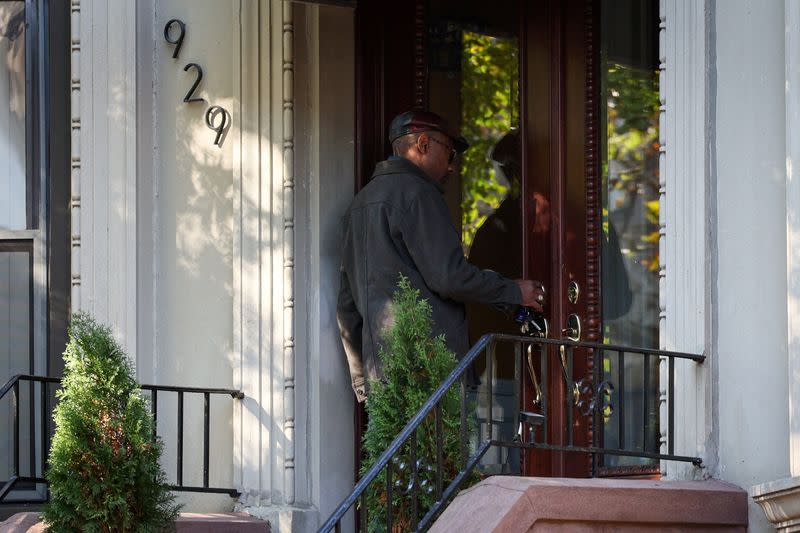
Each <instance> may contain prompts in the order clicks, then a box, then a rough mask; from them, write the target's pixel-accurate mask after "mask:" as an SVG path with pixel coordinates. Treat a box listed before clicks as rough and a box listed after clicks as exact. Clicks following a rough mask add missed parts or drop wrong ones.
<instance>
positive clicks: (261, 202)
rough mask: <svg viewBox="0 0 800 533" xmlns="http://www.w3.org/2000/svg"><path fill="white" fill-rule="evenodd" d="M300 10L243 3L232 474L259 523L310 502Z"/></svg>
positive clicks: (276, 2) (262, 1)
mask: <svg viewBox="0 0 800 533" xmlns="http://www.w3.org/2000/svg"><path fill="white" fill-rule="evenodd" d="M294 7H295V6H294V4H293V3H292V2H291V1H289V0H258V1H257V2H251V3H245V2H243V3H242V9H241V12H240V15H239V21H238V22H239V23H240V27H241V32H240V39H241V44H240V54H241V57H240V58H238V71H237V74H236V77H237V80H238V81H237V84H236V86H235V87H234V90H235V93H236V94H237V97H238V98H237V99H238V101H239V102H240V106H239V108H238V109H235V110H234V113H236V114H237V115H238V117H239V121H240V122H241V126H240V130H239V135H238V139H237V141H236V146H235V147H234V158H235V161H236V165H235V168H234V173H233V174H234V198H235V201H234V224H235V228H234V243H233V250H234V301H233V305H234V309H233V320H234V355H235V357H236V361H237V367H238V368H237V369H236V370H235V372H234V384H235V385H236V386H238V387H241V390H242V391H243V392H244V393H245V396H246V398H245V400H244V401H243V403H242V409H241V410H240V411H239V412H237V413H236V414H235V417H234V434H235V435H236V437H235V442H234V449H235V451H234V457H235V468H234V470H235V479H236V483H237V484H238V485H239V486H240V487H241V488H242V497H241V500H240V502H239V508H240V509H243V510H245V511H247V512H248V513H250V514H252V515H254V516H266V515H265V514H264V513H267V514H269V513H272V512H276V511H275V510H276V509H278V508H282V509H285V508H292V507H293V506H295V504H296V503H297V502H301V503H305V502H306V501H307V500H308V495H307V494H306V493H305V491H304V488H303V487H302V486H301V489H300V491H299V494H298V490H297V488H296V466H297V465H296V457H297V456H300V457H304V456H305V447H304V446H305V445H304V439H305V435H301V440H300V441H299V443H298V441H296V438H295V428H296V425H297V418H298V416H297V413H296V411H295V396H296V389H297V383H296V382H297V376H296V368H295V367H296V366H297V361H296V353H295V352H296V346H295V344H296V340H295V319H296V316H295V314H296V309H295V304H296V302H295V298H296V296H295V294H296V293H295V275H296V273H295V253H296V250H295V170H294V152H295V133H294V114H295V90H294V73H295V65H294V37H295V36H294V31H295V21H294V18H293V11H294ZM256 66H257V67H258V68H256ZM234 120H235V118H234ZM234 123H235V122H234ZM253 132H256V133H255V134H253ZM301 379H302V376H301ZM301 416H302V413H301ZM256 458H257V460H255V459H256ZM301 467H305V465H301Z"/></svg>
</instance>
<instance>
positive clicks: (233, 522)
mask: <svg viewBox="0 0 800 533" xmlns="http://www.w3.org/2000/svg"><path fill="white" fill-rule="evenodd" d="M44 531H45V528H44V525H43V524H42V523H41V522H39V513H17V514H15V515H14V516H12V517H10V518H9V519H8V520H6V521H5V522H2V523H0V533H44ZM177 531H178V533H269V532H270V527H269V523H268V522H265V521H264V520H259V519H257V518H253V517H252V516H249V515H247V514H244V513H181V515H180V517H179V518H178V522H177Z"/></svg>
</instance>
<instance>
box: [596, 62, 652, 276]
mask: <svg viewBox="0 0 800 533" xmlns="http://www.w3.org/2000/svg"><path fill="white" fill-rule="evenodd" d="M605 92H606V97H607V107H606V113H607V135H608V157H607V160H608V161H613V162H614V169H615V170H614V172H610V168H609V164H608V162H606V163H605V164H604V166H603V180H604V182H606V183H603V188H604V190H607V191H616V192H617V194H610V195H609V200H610V201H609V209H611V210H612V211H613V210H617V209H624V208H626V207H628V205H629V204H630V203H632V202H633V201H634V199H636V198H637V197H639V196H641V195H644V196H645V198H644V208H645V217H646V222H647V227H646V228H645V229H646V231H645V232H644V233H639V232H637V233H636V234H635V235H633V236H632V237H633V239H635V240H634V241H633V242H629V241H631V240H632V239H631V237H630V236H628V235H627V234H626V233H624V232H621V233H620V240H621V242H622V244H623V249H624V250H627V252H626V255H628V256H630V257H631V259H632V260H634V261H635V262H637V263H641V264H642V265H643V266H644V267H645V268H647V269H648V270H649V271H650V272H657V271H658V267H659V257H658V217H659V202H658V196H659V193H658V189H659V183H658V180H659V174H658V150H659V143H658V114H659V94H658V74H657V73H654V72H652V71H648V70H643V69H637V68H632V67H629V66H625V65H620V64H616V63H614V64H610V65H608V67H607V70H606V91H605ZM620 193H624V194H620ZM612 198H613V200H612ZM607 225H608V212H607V211H606V210H604V212H603V226H604V230H605V231H608V228H607ZM618 229H619V228H618Z"/></svg>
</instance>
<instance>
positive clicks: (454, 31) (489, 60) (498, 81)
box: [426, 0, 522, 473]
mask: <svg viewBox="0 0 800 533" xmlns="http://www.w3.org/2000/svg"><path fill="white" fill-rule="evenodd" d="M518 9H519V6H518V4H517V2H516V0H496V1H495V3H494V4H493V5H492V6H491V7H490V6H488V5H487V4H486V3H485V2H482V1H480V0H430V2H429V3H428V15H429V20H430V26H429V27H428V39H427V41H426V44H427V48H428V50H427V51H428V54H427V58H428V67H429V71H428V87H429V101H430V107H431V109H432V110H433V111H435V112H437V113H439V114H441V115H442V116H444V117H445V118H446V119H447V120H448V122H450V123H451V124H453V125H456V126H457V127H458V128H459V129H460V131H461V134H462V135H463V136H464V137H465V138H466V139H467V141H468V142H469V144H470V148H469V150H467V152H466V153H464V154H463V155H462V156H461V157H460V158H459V163H458V165H457V172H456V173H455V175H453V176H451V178H450V179H449V180H448V182H447V183H446V184H445V199H446V201H447V204H448V208H449V209H450V213H451V216H452V220H453V225H454V226H455V227H456V228H458V229H459V231H460V233H461V243H462V247H463V250H464V254H465V255H467V256H468V257H469V260H470V262H471V263H473V264H475V265H477V266H479V267H481V268H489V269H492V270H495V271H496V272H499V273H501V274H503V275H504V276H506V277H510V278H518V277H521V275H522V246H521V242H522V225H521V208H520V194H519V193H520V163H519V162H520V142H519V134H518V131H519V38H518V26H519V23H518V19H517V17H516V16H515V15H516V14H517V13H518ZM467 317H468V323H469V339H470V344H474V342H475V341H476V340H477V339H478V338H480V336H481V335H483V334H484V333H489V332H501V333H502V332H507V333H516V332H517V331H518V330H517V328H516V324H515V323H514V322H513V320H511V319H510V318H509V317H507V316H505V315H504V314H502V313H499V312H497V311H496V310H494V309H491V308H489V307H487V306H483V305H467ZM503 350H508V353H505V352H503ZM472 372H474V380H475V385H476V387H474V388H473V390H472V391H471V392H470V400H469V401H470V404H471V405H475V406H476V410H477V412H476V417H475V418H476V422H477V423H478V424H479V425H480V426H481V427H483V428H485V427H486V426H485V424H486V421H487V418H488V410H487V405H488V402H487V393H488V389H487V387H486V385H487V383H488V382H489V380H491V381H492V384H493V385H492V390H493V397H494V400H493V401H494V409H493V411H492V415H493V419H494V428H495V432H496V435H495V437H498V438H502V439H507V440H511V439H513V437H514V434H515V432H516V430H517V426H518V421H517V412H518V410H519V409H518V405H519V398H518V392H519V391H518V390H517V388H516V381H515V380H514V365H513V349H512V347H511V346H502V347H500V348H498V352H497V353H495V364H494V365H493V371H492V374H493V375H492V376H488V375H487V372H486V366H485V363H484V361H483V360H480V361H479V362H477V363H476V365H475V367H474V368H473V369H472ZM478 383H479V385H478ZM481 470H482V471H483V472H485V473H498V472H505V473H508V472H517V471H519V453H518V452H515V451H512V452H508V451H507V450H499V449H492V450H490V451H489V452H488V453H487V454H486V455H485V456H484V458H483V461H482V464H481Z"/></svg>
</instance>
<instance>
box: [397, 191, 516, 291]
mask: <svg viewBox="0 0 800 533" xmlns="http://www.w3.org/2000/svg"><path fill="white" fill-rule="evenodd" d="M400 227H401V228H402V234H403V241H404V243H405V245H406V248H407V249H408V251H409V253H410V255H411V257H412V259H413V260H414V263H415V264H416V266H417V268H418V269H419V271H420V273H421V274H422V277H423V278H424V279H425V283H426V284H427V285H428V287H429V288H430V289H431V290H433V291H434V292H436V293H437V294H439V295H440V296H441V297H443V298H449V299H451V300H456V301H459V302H477V303H483V304H493V305H496V306H502V305H504V304H506V305H507V304H516V305H518V304H520V303H522V294H521V293H520V290H519V286H518V285H517V284H516V283H515V282H514V281H513V280H510V279H508V278H505V277H503V276H501V275H500V274H498V273H497V272H494V271H492V270H482V269H480V268H478V267H476V266H475V265H473V264H471V263H470V262H469V261H467V258H466V257H464V251H463V249H462V248H461V239H460V238H459V236H458V232H457V231H456V229H455V228H454V227H453V223H452V222H451V220H450V213H449V212H448V211H447V205H446V204H445V202H444V198H442V196H441V195H439V194H437V193H432V194H425V193H423V194H420V195H418V196H417V197H416V198H415V200H414V201H413V202H412V203H411V206H410V207H409V209H408V212H406V213H405V216H404V217H403V219H402V221H401V222H400Z"/></svg>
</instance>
